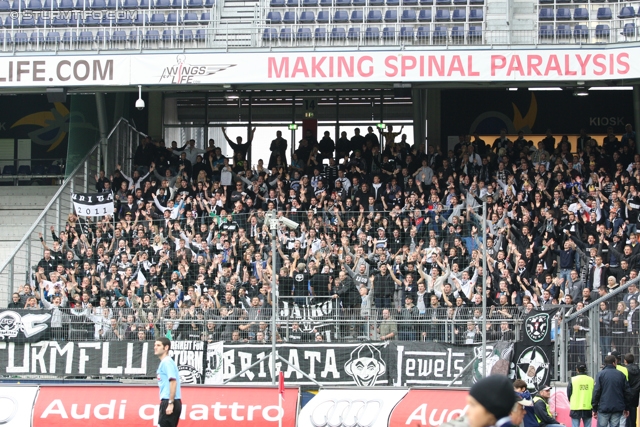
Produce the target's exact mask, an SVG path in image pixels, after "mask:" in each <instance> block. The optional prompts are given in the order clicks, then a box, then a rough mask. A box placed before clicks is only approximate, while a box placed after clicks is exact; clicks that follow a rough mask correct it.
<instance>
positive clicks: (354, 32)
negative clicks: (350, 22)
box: [347, 27, 360, 41]
mask: <svg viewBox="0 0 640 427" xmlns="http://www.w3.org/2000/svg"><path fill="white" fill-rule="evenodd" d="M347 39H348V40H351V41H356V40H360V27H351V28H349V32H348V33H347Z"/></svg>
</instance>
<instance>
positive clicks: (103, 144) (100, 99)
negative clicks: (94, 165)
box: [96, 92, 109, 173]
mask: <svg viewBox="0 0 640 427" xmlns="http://www.w3.org/2000/svg"><path fill="white" fill-rule="evenodd" d="M96 112H97V114H98V131H99V132H100V150H98V153H99V154H98V156H99V157H100V154H101V155H102V162H101V159H100V158H98V168H100V167H102V168H103V169H104V170H105V172H106V173H108V171H109V165H108V164H107V151H108V147H107V133H108V132H109V130H108V129H107V104H106V102H105V97H104V93H103V92H96ZM101 163H102V166H101ZM98 172H99V171H98Z"/></svg>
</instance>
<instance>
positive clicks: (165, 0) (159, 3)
mask: <svg viewBox="0 0 640 427" xmlns="http://www.w3.org/2000/svg"><path fill="white" fill-rule="evenodd" d="M155 6H156V8H158V9H162V8H169V7H171V0H155Z"/></svg>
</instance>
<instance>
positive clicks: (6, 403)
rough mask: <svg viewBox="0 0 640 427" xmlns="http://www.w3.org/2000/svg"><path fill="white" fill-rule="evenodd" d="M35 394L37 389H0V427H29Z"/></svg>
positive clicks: (20, 387)
mask: <svg viewBox="0 0 640 427" xmlns="http://www.w3.org/2000/svg"><path fill="white" fill-rule="evenodd" d="M37 394H38V387H29V386H24V387H22V386H15V387H0V425H1V426H2V427H27V426H30V425H31V414H32V412H33V404H34V402H35V400H36V395H37Z"/></svg>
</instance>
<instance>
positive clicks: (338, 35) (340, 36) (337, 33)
mask: <svg viewBox="0 0 640 427" xmlns="http://www.w3.org/2000/svg"><path fill="white" fill-rule="evenodd" d="M345 13H346V12H345ZM346 38H347V31H346V30H345V29H344V28H342V27H336V28H332V29H331V40H345V39H346Z"/></svg>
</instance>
